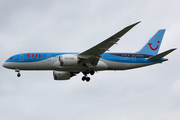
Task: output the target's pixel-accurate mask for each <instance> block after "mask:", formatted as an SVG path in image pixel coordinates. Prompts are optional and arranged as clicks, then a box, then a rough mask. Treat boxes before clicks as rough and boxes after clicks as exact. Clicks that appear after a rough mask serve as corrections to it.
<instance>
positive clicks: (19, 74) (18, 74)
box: [15, 69, 21, 77]
mask: <svg viewBox="0 0 180 120" xmlns="http://www.w3.org/2000/svg"><path fill="white" fill-rule="evenodd" d="M15 72H18V73H17V77H20V76H21V73H20V70H19V69H15Z"/></svg>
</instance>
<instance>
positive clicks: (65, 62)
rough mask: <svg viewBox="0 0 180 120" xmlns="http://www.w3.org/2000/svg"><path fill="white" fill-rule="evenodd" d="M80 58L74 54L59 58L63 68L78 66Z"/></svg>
mask: <svg viewBox="0 0 180 120" xmlns="http://www.w3.org/2000/svg"><path fill="white" fill-rule="evenodd" d="M78 61H79V59H78V56H77V55H73V54H66V55H60V56H59V62H60V65H61V66H72V65H77V64H78Z"/></svg>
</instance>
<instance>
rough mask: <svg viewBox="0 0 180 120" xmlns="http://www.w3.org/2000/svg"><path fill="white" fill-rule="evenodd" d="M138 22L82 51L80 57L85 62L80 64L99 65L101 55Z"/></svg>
mask: <svg viewBox="0 0 180 120" xmlns="http://www.w3.org/2000/svg"><path fill="white" fill-rule="evenodd" d="M138 23H140V22H137V23H134V24H132V25H129V26H127V27H125V28H124V29H122V30H121V31H119V32H118V33H116V34H114V35H113V36H111V37H109V38H108V39H106V40H104V41H103V42H101V43H99V44H98V45H96V46H94V47H92V48H90V49H88V50H86V51H84V52H82V53H80V54H79V55H78V57H79V58H80V59H83V62H80V64H86V65H87V66H88V67H91V66H92V65H97V63H98V61H99V59H100V57H101V55H102V54H103V53H104V52H106V51H107V50H108V49H109V48H110V47H111V46H113V45H114V44H116V43H117V42H118V41H119V38H120V37H122V36H123V35H124V34H125V33H127V32H128V31H129V30H130V29H131V28H133V27H134V26H135V25H137V24H138Z"/></svg>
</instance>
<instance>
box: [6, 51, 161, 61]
mask: <svg viewBox="0 0 180 120" xmlns="http://www.w3.org/2000/svg"><path fill="white" fill-rule="evenodd" d="M63 54H79V53H22V54H17V55H14V56H12V57H10V59H8V60H6V62H18V63H25V62H26V63H27V62H39V61H43V60H46V59H49V58H54V57H58V56H60V55H63ZM151 56H152V55H145V54H132V53H104V54H102V56H101V59H103V60H107V61H112V62H123V63H154V62H162V61H163V60H164V59H163V58H162V59H158V60H146V59H145V58H149V57H151Z"/></svg>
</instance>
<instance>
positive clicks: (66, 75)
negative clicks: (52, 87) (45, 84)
mask: <svg viewBox="0 0 180 120" xmlns="http://www.w3.org/2000/svg"><path fill="white" fill-rule="evenodd" d="M53 76H54V80H69V79H70V78H71V77H72V73H71V72H67V71H53Z"/></svg>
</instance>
